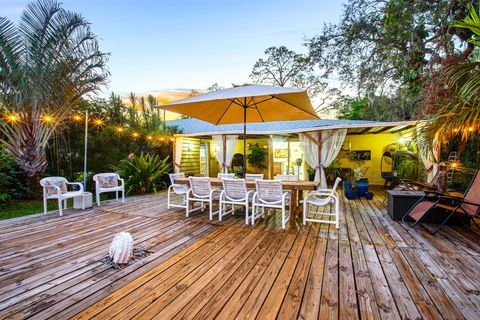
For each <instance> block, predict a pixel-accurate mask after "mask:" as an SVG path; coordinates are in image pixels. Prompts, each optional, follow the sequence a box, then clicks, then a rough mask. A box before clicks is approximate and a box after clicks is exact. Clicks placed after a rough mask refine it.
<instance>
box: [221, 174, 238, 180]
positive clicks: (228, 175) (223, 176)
mask: <svg viewBox="0 0 480 320" xmlns="http://www.w3.org/2000/svg"><path fill="white" fill-rule="evenodd" d="M217 178H218V179H224V178H227V179H233V178H235V173H217Z"/></svg>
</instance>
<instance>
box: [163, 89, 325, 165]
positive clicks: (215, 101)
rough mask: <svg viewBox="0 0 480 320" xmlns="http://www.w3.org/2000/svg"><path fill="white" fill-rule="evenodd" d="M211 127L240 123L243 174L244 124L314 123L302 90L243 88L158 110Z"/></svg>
mask: <svg viewBox="0 0 480 320" xmlns="http://www.w3.org/2000/svg"><path fill="white" fill-rule="evenodd" d="M158 107H159V108H160V109H164V110H167V111H172V112H176V113H180V114H183V115H185V116H188V117H192V118H196V119H199V120H203V121H206V122H209V123H212V124H214V125H220V124H234V123H243V173H244V174H245V168H246V165H245V164H246V163H245V156H246V135H247V123H250V122H268V121H287V120H314V119H318V116H317V114H316V112H315V110H314V109H313V107H312V104H311V102H310V99H309V97H308V95H307V92H306V91H305V90H300V89H293V88H285V87H276V86H267V85H243V86H237V87H233V88H229V89H223V90H218V91H214V92H209V93H206V94H202V95H198V96H194V97H190V98H186V99H181V100H177V101H173V102H169V103H165V104H162V105H159V106H158Z"/></svg>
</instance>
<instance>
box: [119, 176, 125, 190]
mask: <svg viewBox="0 0 480 320" xmlns="http://www.w3.org/2000/svg"><path fill="white" fill-rule="evenodd" d="M118 181H121V182H122V184H121V185H119V187H122V186H124V185H125V180H123V179H122V178H120V176H119V177H118Z"/></svg>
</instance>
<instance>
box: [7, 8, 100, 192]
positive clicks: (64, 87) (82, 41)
mask: <svg viewBox="0 0 480 320" xmlns="http://www.w3.org/2000/svg"><path fill="white" fill-rule="evenodd" d="M20 21H21V22H20V23H19V24H18V26H15V25H14V24H13V23H12V22H11V21H9V20H8V19H7V18H3V17H2V18H0V39H1V40H0V52H1V54H0V66H1V67H0V104H1V105H2V107H3V108H4V109H6V111H7V112H9V113H13V112H15V113H17V114H18V116H19V117H20V118H21V121H18V122H16V121H12V122H4V123H3V125H1V126H0V130H1V131H2V132H3V137H1V138H0V142H2V143H4V144H5V145H6V147H7V149H8V150H9V152H10V153H11V154H12V155H13V156H14V157H15V160H16V162H17V163H18V165H19V166H20V168H21V170H22V171H24V172H25V173H26V174H27V176H28V178H29V182H30V185H29V187H30V188H29V191H33V190H32V188H35V187H37V186H38V178H39V177H40V176H43V174H44V172H45V168H46V166H47V160H46V150H45V148H46V145H47V142H48V140H49V138H50V137H51V136H52V134H53V132H54V131H55V130H57V129H59V124H60V123H61V121H62V120H64V119H65V117H66V116H67V114H68V110H70V109H71V108H72V107H73V106H74V104H75V103H76V102H77V101H78V100H79V99H80V97H82V96H83V95H85V94H88V93H91V92H95V91H96V90H98V89H99V88H100V86H102V85H103V84H105V82H106V79H107V75H108V72H107V71H106V67H105V64H106V61H107V55H106V54H105V53H103V52H101V51H100V50H99V49H98V42H97V38H96V36H95V35H94V34H93V33H92V31H91V29H90V24H89V22H88V21H86V20H85V18H84V17H82V16H81V15H79V14H77V13H74V12H70V11H66V10H64V9H63V8H62V7H61V5H60V3H59V2H57V1H55V0H38V1H36V2H34V3H30V4H29V5H27V7H26V9H25V10H24V11H23V13H22V16H21V19H20ZM47 114H48V115H49V116H50V118H48V119H49V120H48V121H47V120H45V121H43V122H42V121H38V119H40V118H41V117H45V115H47ZM44 119H45V118H44Z"/></svg>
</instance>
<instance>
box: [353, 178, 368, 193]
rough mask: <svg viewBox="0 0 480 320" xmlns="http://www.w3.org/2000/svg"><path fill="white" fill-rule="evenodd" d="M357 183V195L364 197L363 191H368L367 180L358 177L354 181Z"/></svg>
mask: <svg viewBox="0 0 480 320" xmlns="http://www.w3.org/2000/svg"><path fill="white" fill-rule="evenodd" d="M356 185H357V196H359V197H365V193H366V192H368V180H367V179H360V180H357V182H356Z"/></svg>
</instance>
